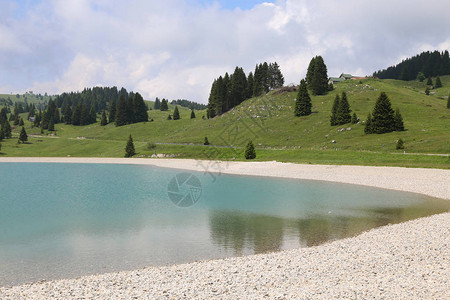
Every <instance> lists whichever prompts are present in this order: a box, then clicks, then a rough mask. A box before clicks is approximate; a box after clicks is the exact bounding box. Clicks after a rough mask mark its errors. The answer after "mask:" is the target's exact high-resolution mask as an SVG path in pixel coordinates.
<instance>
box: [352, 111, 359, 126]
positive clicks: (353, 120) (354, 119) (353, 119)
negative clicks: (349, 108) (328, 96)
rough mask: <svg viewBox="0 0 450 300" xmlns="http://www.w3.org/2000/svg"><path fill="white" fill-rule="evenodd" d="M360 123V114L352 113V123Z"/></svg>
mask: <svg viewBox="0 0 450 300" xmlns="http://www.w3.org/2000/svg"><path fill="white" fill-rule="evenodd" d="M356 123H358V116H357V115H356V113H353V115H352V124H356Z"/></svg>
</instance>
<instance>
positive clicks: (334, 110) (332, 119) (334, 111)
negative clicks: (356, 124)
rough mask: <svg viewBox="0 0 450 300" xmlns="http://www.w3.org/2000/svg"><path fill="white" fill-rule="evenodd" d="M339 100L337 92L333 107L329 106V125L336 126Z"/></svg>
mask: <svg viewBox="0 0 450 300" xmlns="http://www.w3.org/2000/svg"><path fill="white" fill-rule="evenodd" d="M340 101H341V98H340V97H339V95H338V94H336V97H334V102H333V107H332V108H331V117H330V125H331V126H336V125H338V123H337V111H338V108H339V103H340Z"/></svg>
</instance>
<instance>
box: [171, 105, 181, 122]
mask: <svg viewBox="0 0 450 300" xmlns="http://www.w3.org/2000/svg"><path fill="white" fill-rule="evenodd" d="M173 119H174V120H179V119H180V112H179V111H178V106H177V105H175V109H174V110H173Z"/></svg>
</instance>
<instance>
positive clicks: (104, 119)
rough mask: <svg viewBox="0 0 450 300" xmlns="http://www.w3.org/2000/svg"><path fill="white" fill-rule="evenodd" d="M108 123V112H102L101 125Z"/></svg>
mask: <svg viewBox="0 0 450 300" xmlns="http://www.w3.org/2000/svg"><path fill="white" fill-rule="evenodd" d="M107 124H108V119H107V118H106V112H105V111H103V112H102V118H101V120H100V126H106V125H107Z"/></svg>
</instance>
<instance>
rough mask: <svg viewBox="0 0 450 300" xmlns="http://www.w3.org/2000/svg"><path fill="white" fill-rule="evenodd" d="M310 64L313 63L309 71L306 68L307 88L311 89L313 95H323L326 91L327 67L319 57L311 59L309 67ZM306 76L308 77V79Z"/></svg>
mask: <svg viewBox="0 0 450 300" xmlns="http://www.w3.org/2000/svg"><path fill="white" fill-rule="evenodd" d="M311 63H314V65H313V67H312V69H311V71H310V68H308V73H307V80H310V82H308V87H309V88H310V89H311V92H312V94H313V95H325V94H326V93H327V91H328V73H327V66H326V65H325V62H324V61H323V58H322V56H320V55H319V56H316V57H315V58H313V59H312V60H311V62H310V65H311ZM311 72H312V74H311ZM308 76H309V77H310V78H309V79H308Z"/></svg>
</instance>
